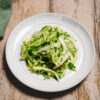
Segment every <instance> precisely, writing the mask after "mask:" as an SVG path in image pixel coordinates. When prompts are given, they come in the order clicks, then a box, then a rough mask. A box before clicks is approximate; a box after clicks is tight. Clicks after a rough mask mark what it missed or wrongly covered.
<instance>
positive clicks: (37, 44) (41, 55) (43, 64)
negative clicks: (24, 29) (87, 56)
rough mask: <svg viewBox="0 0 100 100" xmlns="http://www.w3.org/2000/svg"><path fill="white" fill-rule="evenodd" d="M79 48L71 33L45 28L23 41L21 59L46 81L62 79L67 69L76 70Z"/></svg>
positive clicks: (57, 28)
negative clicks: (75, 64)
mask: <svg viewBox="0 0 100 100" xmlns="http://www.w3.org/2000/svg"><path fill="white" fill-rule="evenodd" d="M77 51H78V50H77V48H76V47H75V44H74V39H73V38H72V37H71V36H70V34H69V33H67V32H64V31H63V30H62V29H60V28H59V27H52V26H50V25H46V26H44V27H43V28H42V29H41V30H39V31H37V32H35V34H33V35H32V36H31V37H30V38H28V39H26V40H24V41H23V45H22V49H21V58H22V60H25V61H26V64H27V66H28V69H29V70H30V71H32V72H35V73H36V74H42V75H43V76H44V77H45V79H50V78H51V77H52V78H56V79H57V80H59V79H61V78H62V77H63V76H64V75H65V73H66V69H67V68H68V69H70V70H76V67H75V66H74V63H75V62H76V60H77Z"/></svg>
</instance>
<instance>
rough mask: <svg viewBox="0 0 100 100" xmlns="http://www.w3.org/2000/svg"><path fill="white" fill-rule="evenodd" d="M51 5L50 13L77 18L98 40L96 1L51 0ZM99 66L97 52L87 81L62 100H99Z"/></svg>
mask: <svg viewBox="0 0 100 100" xmlns="http://www.w3.org/2000/svg"><path fill="white" fill-rule="evenodd" d="M95 1H96V0H95ZM99 1H100V0H97V1H96V4H97V5H98V9H96V12H97V15H98V18H100V17H99V16H100V15H99V14H100V11H99V8H100V6H99V4H100V3H99ZM50 4H51V7H50V12H57V13H63V14H66V15H68V16H71V17H73V18H75V19H76V20H78V21H79V22H80V23H81V24H83V25H84V26H85V27H86V28H87V30H88V31H89V32H90V34H91V36H92V38H93V39H94V41H95V40H96V39H95V21H94V14H95V10H94V9H95V6H94V0H50ZM98 27H99V26H98ZM98 29H99V28H98ZM97 42H98V41H95V45H97ZM98 66H99V59H98V52H97V51H96V59H95V63H94V66H93V68H92V71H91V73H90V74H89V75H88V77H87V78H86V80H85V81H84V82H83V83H82V84H81V86H80V87H79V88H77V89H76V90H75V91H73V92H71V93H69V94H66V95H65V96H63V97H62V98H60V99H65V98H66V99H69V98H71V100H76V99H78V100H99V98H100V93H99V87H100V82H99V80H100V79H99V75H100V70H99V67H98ZM98 70H99V71H98ZM97 72H98V74H97ZM98 82H99V83H98ZM98 84H99V85H98ZM76 95H77V96H76Z"/></svg>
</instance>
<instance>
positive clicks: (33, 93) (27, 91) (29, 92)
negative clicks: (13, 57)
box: [2, 51, 84, 99]
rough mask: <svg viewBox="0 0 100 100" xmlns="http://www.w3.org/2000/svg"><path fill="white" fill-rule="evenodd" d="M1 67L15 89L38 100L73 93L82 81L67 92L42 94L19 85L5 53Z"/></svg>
mask: <svg viewBox="0 0 100 100" xmlns="http://www.w3.org/2000/svg"><path fill="white" fill-rule="evenodd" d="M2 59H3V60H2V61H3V62H2V63H3V67H4V70H5V73H6V76H7V78H8V80H9V81H10V82H11V83H12V84H13V85H14V86H15V87H16V88H18V89H19V90H20V91H21V92H23V93H25V94H26V95H30V96H33V97H34V96H35V97H38V98H47V99H53V98H57V97H62V96H64V95H66V94H69V93H71V92H73V91H74V90H75V89H76V88H78V87H80V85H81V83H82V82H83V81H84V80H83V81H82V82H81V83H79V84H78V85H76V86H75V87H73V88H71V89H68V90H64V91H60V92H42V91H38V90H35V89H32V88H30V87H28V86H26V85H24V84H23V83H21V82H20V81H19V80H18V79H17V78H16V77H15V76H14V75H13V74H12V72H11V71H10V69H9V67H8V64H7V62H6V57H5V51H4V52H3V58H2Z"/></svg>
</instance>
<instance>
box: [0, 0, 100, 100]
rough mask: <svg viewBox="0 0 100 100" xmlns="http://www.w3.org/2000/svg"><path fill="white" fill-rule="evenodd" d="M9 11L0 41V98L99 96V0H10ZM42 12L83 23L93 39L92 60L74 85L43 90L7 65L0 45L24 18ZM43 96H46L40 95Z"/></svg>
mask: <svg viewBox="0 0 100 100" xmlns="http://www.w3.org/2000/svg"><path fill="white" fill-rule="evenodd" d="M12 4H13V5H12V7H13V11H12V15H11V18H10V21H9V24H8V26H7V29H6V32H5V36H4V38H3V40H1V41H0V100H42V99H43V100H47V99H52V100H100V0H13V3H12ZM43 12H56V13H63V14H65V15H68V16H71V17H73V18H75V19H76V20H78V21H79V22H80V23H81V24H83V25H84V26H85V27H86V29H87V30H88V31H89V33H90V35H91V37H92V38H93V40H94V43H95V51H96V52H95V62H94V65H93V68H92V70H91V72H90V73H89V75H88V77H87V78H86V79H85V80H84V81H83V82H82V83H81V84H79V85H78V86H76V87H74V88H72V89H70V90H68V91H64V92H60V93H51V94H50V93H43V92H37V91H35V90H32V89H29V88H28V87H26V86H24V85H23V84H21V83H20V82H19V81H18V80H17V79H16V78H15V77H14V76H13V75H12V74H11V72H10V70H9V69H8V67H7V64H6V60H5V56H4V49H5V45H6V41H7V39H8V36H9V34H10V32H11V31H12V30H13V28H14V27H15V26H16V25H17V24H18V23H19V22H21V21H22V20H24V19H25V18H27V17H29V16H32V15H35V14H38V13H43ZM44 97H46V98H44Z"/></svg>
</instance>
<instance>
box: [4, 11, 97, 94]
mask: <svg viewBox="0 0 100 100" xmlns="http://www.w3.org/2000/svg"><path fill="white" fill-rule="evenodd" d="M52 14H53V15H58V16H64V17H68V18H69V19H71V20H72V21H75V22H76V23H77V24H79V25H80V26H81V27H82V28H83V29H84V30H85V31H86V34H87V35H88V36H89V38H90V40H91V43H92V46H93V58H92V63H91V65H90V67H89V69H88V71H87V73H86V74H85V75H84V76H83V77H82V78H81V80H79V81H77V82H76V83H74V85H72V86H70V87H68V88H64V89H59V90H57V89H55V90H45V89H44V90H43V89H40V88H35V87H32V86H30V85H28V84H26V83H24V82H23V81H22V80H21V79H20V78H19V77H17V75H16V74H15V73H14V72H13V71H12V69H11V67H10V64H9V61H8V60H7V59H8V57H7V47H8V46H9V40H10V37H11V36H12V35H13V32H14V31H15V29H16V28H17V27H18V26H19V25H21V24H23V23H24V22H26V21H27V20H29V19H31V18H32V17H36V16H41V15H52ZM5 55H6V62H7V64H8V67H9V69H10V71H11V73H12V74H13V75H14V76H15V77H16V79H17V80H18V81H20V82H21V83H23V84H24V85H26V86H27V87H29V88H32V89H35V90H38V91H44V92H59V91H64V90H68V89H70V88H73V87H74V86H76V85H78V84H79V83H81V82H82V81H83V80H84V79H85V78H86V77H87V76H88V75H89V73H90V71H91V69H92V67H93V64H94V60H95V44H94V41H93V38H92V36H91V35H90V32H88V30H87V28H86V27H85V26H84V25H82V24H81V23H80V22H79V21H77V20H76V19H74V18H72V17H70V16H67V15H65V14H62V13H40V14H36V15H33V16H30V17H28V18H26V19H24V20H22V21H21V22H19V23H18V24H17V25H16V26H15V27H14V28H13V30H12V31H11V32H10V35H9V36H8V39H7V42H6V48H5Z"/></svg>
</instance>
